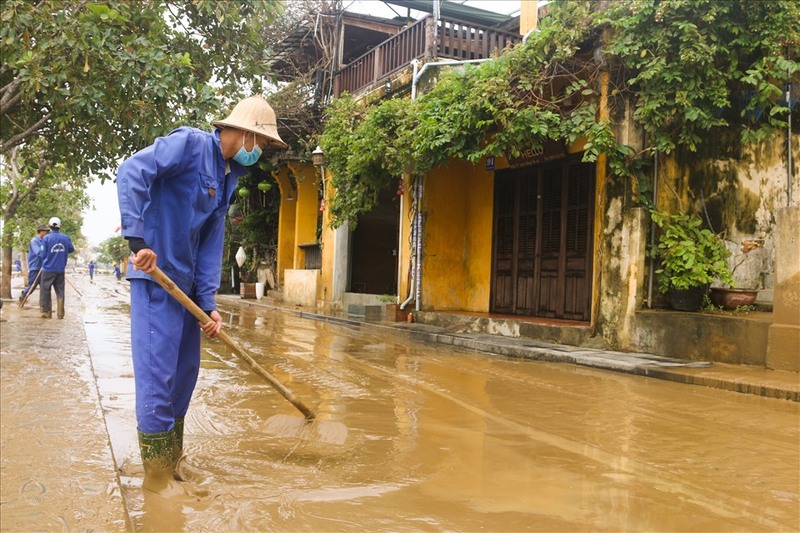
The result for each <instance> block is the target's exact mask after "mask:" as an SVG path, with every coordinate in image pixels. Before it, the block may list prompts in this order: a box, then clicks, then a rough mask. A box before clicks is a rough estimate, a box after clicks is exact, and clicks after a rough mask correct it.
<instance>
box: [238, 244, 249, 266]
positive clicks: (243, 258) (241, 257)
mask: <svg viewBox="0 0 800 533" xmlns="http://www.w3.org/2000/svg"><path fill="white" fill-rule="evenodd" d="M245 261H247V254H246V253H245V251H244V248H243V247H241V246H240V247H239V249H238V250H236V264H237V265H239V268H242V265H244V262H245Z"/></svg>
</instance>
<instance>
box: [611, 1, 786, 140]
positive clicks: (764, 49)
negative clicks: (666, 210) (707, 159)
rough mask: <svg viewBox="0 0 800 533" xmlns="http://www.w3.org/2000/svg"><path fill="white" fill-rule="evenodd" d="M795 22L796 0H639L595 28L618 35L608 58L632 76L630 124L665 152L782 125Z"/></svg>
mask: <svg viewBox="0 0 800 533" xmlns="http://www.w3.org/2000/svg"><path fill="white" fill-rule="evenodd" d="M798 20H800V4H798V2H796V1H794V0H772V1H770V2H750V1H746V0H735V1H726V2H719V1H718V0H670V1H656V0H640V1H636V2H631V1H626V2H611V3H610V9H609V11H608V12H607V13H606V14H605V15H604V16H602V17H601V18H599V20H598V21H599V22H601V23H607V24H609V25H610V26H611V27H612V28H614V30H615V33H614V38H613V40H612V41H611V43H609V46H608V47H607V53H608V54H609V56H611V57H613V58H616V60H618V61H619V62H620V63H621V64H622V65H623V66H624V68H625V69H626V73H627V79H626V80H625V83H626V90H629V91H632V92H633V93H634V94H635V97H636V111H635V114H634V118H635V119H636V120H637V121H638V122H639V123H640V124H642V125H643V126H644V127H645V129H646V130H647V131H648V132H649V133H651V134H652V135H653V144H654V146H655V147H656V148H657V149H658V150H660V151H662V152H666V153H669V152H671V151H672V150H674V149H675V148H676V147H677V146H685V147H687V148H689V149H691V150H695V149H696V148H697V147H698V146H699V145H700V144H702V143H703V142H704V140H707V139H708V138H709V132H710V131H712V130H714V129H716V128H725V127H730V126H734V125H736V126H738V127H739V128H741V135H742V140H743V141H744V142H752V141H756V140H760V139H763V138H764V137H766V136H767V135H768V134H769V133H770V132H772V131H774V129H775V128H785V127H786V122H787V118H788V108H787V107H786V106H785V103H782V102H781V96H782V94H783V85H784V84H785V83H786V82H787V81H789V80H791V79H794V81H795V83H796V82H797V79H798V78H797V74H798V71H800V65H799V64H798V61H797V55H796V53H797V52H796V50H797V47H798V45H799V44H800V29H798V28H800V25H799V24H798V23H797V21H798ZM790 50H791V52H792V53H793V54H795V55H793V56H792V57H791V58H787V57H786V56H787V52H788V51H790ZM787 77H788V79H787ZM762 113H763V114H762Z"/></svg>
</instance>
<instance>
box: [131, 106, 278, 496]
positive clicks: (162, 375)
mask: <svg viewBox="0 0 800 533" xmlns="http://www.w3.org/2000/svg"><path fill="white" fill-rule="evenodd" d="M212 124H213V125H214V126H216V129H215V130H214V131H213V132H206V131H202V130H199V129H195V128H189V127H182V128H178V129H176V130H174V131H172V132H170V134H169V135H167V136H166V137H159V138H158V139H156V141H155V142H154V143H153V144H152V145H151V146H149V147H147V148H145V149H144V150H142V151H140V152H138V153H136V154H134V155H133V156H131V157H130V158H129V159H127V160H126V161H124V162H123V163H122V165H120V167H119V171H118V172H117V193H118V197H119V207H120V214H121V218H122V225H121V229H122V235H123V236H124V237H125V238H126V239H127V240H128V243H129V245H130V249H131V256H130V260H129V266H128V269H127V275H126V279H128V280H129V281H130V283H131V351H132V352H133V369H134V382H135V387H136V421H137V425H138V428H137V429H138V436H139V448H140V452H141V455H142V463H143V465H144V472H145V474H144V483H143V488H144V489H145V490H147V491H150V492H152V493H157V494H160V495H162V496H167V497H170V496H184V495H189V496H194V495H196V492H195V491H194V489H193V487H192V486H190V485H188V484H184V483H182V482H183V481H195V479H192V478H193V475H192V471H191V468H190V467H188V466H187V465H186V463H185V461H183V458H184V457H183V427H184V418H185V416H186V412H187V410H188V408H189V401H190V399H191V397H192V393H193V392H194V388H195V385H196V383H197V376H198V373H199V369H200V330H201V328H200V326H199V324H198V322H197V321H196V319H195V318H194V317H193V316H192V315H191V313H189V312H188V311H186V310H185V309H184V308H183V306H182V305H181V304H180V303H179V302H178V301H176V300H175V299H174V298H172V297H171V296H170V295H169V293H167V292H166V291H165V290H164V289H162V288H161V286H160V285H158V283H156V282H155V281H154V280H153V279H152V278H151V277H150V276H149V274H150V273H152V272H153V271H154V269H155V267H156V266H158V267H159V268H160V269H161V270H163V271H164V273H165V274H166V275H167V276H169V277H170V278H171V279H172V281H174V282H175V284H176V285H178V286H179V287H180V289H181V290H182V291H183V292H184V293H186V294H187V295H189V297H190V298H192V299H193V300H194V302H195V303H197V305H198V306H200V308H201V309H203V310H205V311H206V313H207V314H208V315H209V316H210V317H211V318H212V320H211V321H210V322H209V323H207V324H206V325H205V326H203V327H202V330H203V331H204V332H205V333H206V334H207V335H209V336H211V337H215V336H216V335H218V334H219V332H220V331H221V329H222V317H221V316H220V314H219V313H218V312H217V310H216V309H217V306H216V303H215V301H214V293H215V292H216V291H217V290H218V289H219V284H220V274H221V269H222V248H223V237H224V232H225V215H226V213H227V211H228V207H229V203H230V198H231V196H232V195H233V192H234V189H235V187H236V183H237V180H238V178H239V177H240V176H242V175H244V174H246V173H247V169H246V167H248V166H250V165H253V164H255V163H256V162H257V161H258V159H259V157H260V156H261V153H262V150H264V149H265V148H266V147H267V146H269V145H272V146H276V147H281V148H284V147H286V144H285V143H284V142H283V141H282V140H281V138H280V136H279V135H278V130H277V122H276V117H275V112H274V111H273V110H272V107H270V105H269V104H268V103H267V101H266V100H265V99H264V98H263V97H262V96H251V97H249V98H245V99H244V100H242V101H241V102H239V103H238V104H237V105H236V107H234V109H233V111H232V112H231V113H230V115H229V116H228V117H227V118H225V119H224V120H220V121H215V122H213V123H212Z"/></svg>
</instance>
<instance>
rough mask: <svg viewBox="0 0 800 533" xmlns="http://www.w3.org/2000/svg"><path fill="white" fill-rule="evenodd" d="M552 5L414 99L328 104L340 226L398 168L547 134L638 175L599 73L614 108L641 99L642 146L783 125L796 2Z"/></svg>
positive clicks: (763, 132)
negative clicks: (603, 111) (495, 51)
mask: <svg viewBox="0 0 800 533" xmlns="http://www.w3.org/2000/svg"><path fill="white" fill-rule="evenodd" d="M549 5H550V15H549V16H548V17H546V18H545V19H543V20H542V22H541V26H540V31H538V32H535V33H532V34H531V35H530V37H529V38H528V40H527V41H526V43H524V44H520V45H518V46H516V47H514V48H512V49H509V50H507V51H505V52H504V53H502V54H501V55H500V56H499V57H497V58H496V59H495V60H493V61H487V62H485V63H481V64H480V65H474V66H467V67H465V68H464V69H463V70H455V69H454V70H450V71H447V72H441V73H440V74H438V75H439V79H438V82H437V83H436V85H435V87H434V88H433V89H432V90H430V91H429V92H427V93H425V94H423V95H422V96H420V97H419V98H417V99H416V100H415V101H411V100H409V99H407V98H395V99H388V100H383V101H381V102H380V103H379V104H376V105H366V104H363V103H359V102H357V101H355V100H353V99H352V98H350V97H348V96H346V95H345V96H344V97H342V98H340V99H338V100H336V101H335V102H334V103H333V105H331V106H330V107H329V108H328V110H327V122H326V125H325V130H324V133H323V135H322V137H321V145H322V147H323V149H324V150H325V152H326V154H327V156H328V166H329V169H330V170H331V171H332V174H333V185H334V187H335V188H336V190H337V194H336V197H335V198H334V199H333V201H332V202H331V204H330V208H331V215H332V220H333V224H334V225H340V224H341V223H343V222H345V221H351V222H352V221H354V220H355V219H356V218H357V217H358V215H359V214H360V213H362V212H364V211H367V210H369V209H371V208H372V207H373V206H374V205H375V202H376V201H377V194H378V191H380V190H381V189H382V188H383V187H386V186H388V184H389V183H390V182H392V181H393V180H395V179H396V178H397V176H399V175H401V174H403V173H418V174H423V173H425V172H427V171H428V170H430V169H431V168H433V167H435V166H437V165H441V164H444V163H446V162H447V161H448V160H450V159H452V158H460V159H465V160H468V161H472V162H477V161H479V160H480V159H481V158H483V157H484V156H487V155H501V154H508V155H517V154H518V153H519V152H520V151H521V150H523V149H527V148H530V147H535V146H538V145H541V144H542V143H543V142H545V141H547V140H548V139H556V140H567V141H570V142H571V141H574V140H576V139H578V138H585V139H586V141H587V142H586V144H585V152H584V160H585V161H594V160H596V159H597V157H598V155H600V154H605V155H606V157H607V162H608V165H609V169H610V172H612V173H613V174H615V175H619V176H626V175H627V176H637V177H641V168H640V167H641V161H642V160H643V158H642V157H638V156H642V155H647V154H641V153H637V152H636V150H635V149H634V148H632V147H631V146H628V145H625V144H624V143H622V142H621V141H620V140H619V139H617V137H616V136H615V134H614V132H613V129H612V123H613V120H612V119H611V118H604V117H601V116H600V114H599V110H598V107H599V105H600V91H601V90H602V87H603V83H602V81H601V80H602V79H607V80H608V85H607V86H608V87H609V94H608V97H609V102H610V104H611V105H612V106H613V105H614V104H615V103H616V104H621V103H623V102H625V101H630V102H631V103H632V104H633V111H634V114H633V118H634V120H635V121H636V122H637V123H638V124H639V125H640V126H641V127H642V128H643V129H644V131H645V132H647V135H648V143H647V146H646V148H645V149H644V150H645V151H646V152H653V151H655V150H658V151H660V152H663V153H671V152H672V151H674V150H675V149H676V148H678V147H682V148H685V149H687V150H690V151H695V150H697V148H698V147H699V146H701V145H702V144H703V143H704V142H708V140H709V139H712V138H713V135H712V134H711V133H712V132H713V131H714V130H719V129H722V128H725V129H731V128H736V129H737V130H738V131H739V132H740V135H741V139H742V142H754V141H758V140H760V139H764V138H765V137H766V136H768V135H769V134H770V133H772V132H774V131H775V130H776V129H777V128H786V126H787V122H788V117H789V112H790V107H788V106H787V105H786V103H785V101H782V100H781V98H782V95H783V94H784V90H785V85H786V84H787V83H788V82H794V84H795V87H796V88H795V91H800V84H798V72H800V64H799V63H798V53H797V50H798V49H800V25H798V24H797V20H800V3H799V2H797V1H796V0H774V1H771V2H752V1H748V0H729V1H726V2H720V1H718V0H617V1H614V2H608V1H597V0H570V1H568V2H567V1H563V0H557V1H554V2H551V3H550V4H549ZM604 77H605V78H604ZM614 111H615V109H611V110H610V111H609V116H611V114H613V113H614Z"/></svg>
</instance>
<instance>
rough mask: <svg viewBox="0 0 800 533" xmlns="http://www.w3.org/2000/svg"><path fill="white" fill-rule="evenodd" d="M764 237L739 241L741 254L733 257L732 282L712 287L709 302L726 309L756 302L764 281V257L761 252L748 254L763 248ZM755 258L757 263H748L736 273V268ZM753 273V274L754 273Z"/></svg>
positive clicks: (733, 308)
mask: <svg viewBox="0 0 800 533" xmlns="http://www.w3.org/2000/svg"><path fill="white" fill-rule="evenodd" d="M763 249H764V239H750V240H744V241H742V243H741V247H740V251H741V256H739V257H735V256H734V257H733V267H732V268H731V277H732V278H733V282H732V283H729V284H727V286H722V287H712V288H711V294H710V299H711V303H713V304H714V305H716V306H718V307H722V308H723V309H727V310H729V311H730V310H735V309H737V308H740V307H744V306H750V305H753V304H755V303H756V298H757V297H758V290H759V288H760V287H761V286H762V284H763V282H764V279H763V278H764V273H763V268H762V267H763V265H764V257H763V255H762V254H753V255H750V252H752V251H753V250H763ZM754 257H755V258H756V260H757V263H756V264H753V265H750V268H749V269H744V270H745V272H744V273H743V275H738V274H737V270H738V269H739V267H741V266H742V265H743V264H745V262H746V261H748V259H749V258H750V259H752V258H754ZM754 274H755V275H754Z"/></svg>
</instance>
